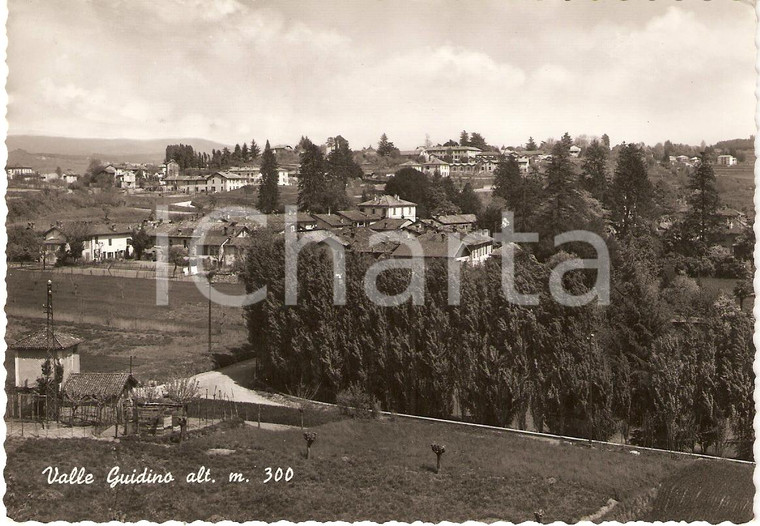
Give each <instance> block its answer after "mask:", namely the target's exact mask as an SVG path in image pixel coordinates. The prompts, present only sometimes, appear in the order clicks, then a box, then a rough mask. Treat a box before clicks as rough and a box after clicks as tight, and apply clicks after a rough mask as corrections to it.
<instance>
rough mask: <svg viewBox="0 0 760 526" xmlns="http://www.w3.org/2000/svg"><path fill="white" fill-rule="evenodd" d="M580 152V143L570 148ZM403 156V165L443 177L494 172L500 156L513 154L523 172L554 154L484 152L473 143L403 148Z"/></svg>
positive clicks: (507, 150)
mask: <svg viewBox="0 0 760 526" xmlns="http://www.w3.org/2000/svg"><path fill="white" fill-rule="evenodd" d="M580 153H581V148H579V147H578V146H575V145H573V146H572V147H571V148H570V155H571V156H572V157H578V156H579V155H580ZM401 155H402V156H403V157H406V158H407V159H408V161H406V162H405V163H404V164H402V165H401V166H400V168H413V169H415V170H418V171H420V172H423V173H426V174H428V175H433V174H439V175H441V176H442V177H451V176H471V175H481V176H486V175H492V174H493V172H494V170H496V167H497V166H498V164H499V158H500V157H501V156H510V155H512V156H514V157H515V158H516V159H517V162H518V164H519V166H520V170H522V171H523V172H527V171H528V170H529V169H530V167H531V166H538V165H540V164H541V163H543V162H544V161H547V160H549V159H551V155H549V154H545V153H543V152H542V151H539V150H519V151H518V150H514V149H511V148H502V149H501V150H499V151H484V150H481V149H480V148H476V147H474V146H434V147H430V148H422V147H420V148H417V149H416V150H407V151H402V152H401Z"/></svg>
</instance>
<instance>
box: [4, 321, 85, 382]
mask: <svg viewBox="0 0 760 526" xmlns="http://www.w3.org/2000/svg"><path fill="white" fill-rule="evenodd" d="M80 343H82V340H80V339H79V338H76V337H74V336H72V335H70V334H66V333H64V332H60V331H53V329H52V327H51V328H50V329H48V328H44V329H40V330H38V331H35V332H32V333H28V334H26V335H24V336H22V337H21V338H19V339H18V340H16V341H15V342H14V343H12V344H10V345H9V346H8V350H9V351H10V353H11V354H12V357H13V361H14V365H15V378H16V381H15V387H16V388H17V389H33V388H35V387H36V386H37V378H40V377H41V376H42V365H43V364H44V363H45V361H46V360H47V359H48V358H52V359H53V360H60V363H61V365H62V366H63V381H64V382H65V381H66V380H67V379H68V378H69V377H70V376H71V375H72V374H76V373H78V372H79V350H78V348H79V344H80Z"/></svg>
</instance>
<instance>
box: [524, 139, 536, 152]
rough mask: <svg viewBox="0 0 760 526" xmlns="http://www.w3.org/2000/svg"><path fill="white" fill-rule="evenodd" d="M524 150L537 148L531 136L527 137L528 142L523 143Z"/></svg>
mask: <svg viewBox="0 0 760 526" xmlns="http://www.w3.org/2000/svg"><path fill="white" fill-rule="evenodd" d="M525 149H526V150H538V146H537V145H536V141H534V140H533V137H530V138H529V139H528V142H527V143H526V144H525Z"/></svg>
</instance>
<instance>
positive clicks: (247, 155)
mask: <svg viewBox="0 0 760 526" xmlns="http://www.w3.org/2000/svg"><path fill="white" fill-rule="evenodd" d="M240 158H241V159H242V161H243V162H244V163H247V162H248V161H249V160H250V152H249V151H248V145H247V144H246V143H243V147H242V148H241V149H240Z"/></svg>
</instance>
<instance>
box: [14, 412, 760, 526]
mask: <svg viewBox="0 0 760 526" xmlns="http://www.w3.org/2000/svg"><path fill="white" fill-rule="evenodd" d="M314 430H315V431H316V432H317V433H318V437H317V441H316V442H315V444H314V445H313V446H312V454H311V458H310V459H309V460H307V459H306V458H305V454H304V449H305V446H304V440H303V437H302V436H301V432H300V429H298V428H296V429H293V430H286V431H266V430H259V429H256V428H255V427H252V426H247V425H246V426H243V427H239V428H228V429H219V430H217V431H215V432H210V433H208V434H206V435H205V436H200V437H197V438H191V439H189V440H187V441H185V442H184V443H183V444H180V445H177V444H166V443H164V444H161V443H158V444H156V443H140V442H133V441H129V440H122V441H121V442H120V443H114V442H102V441H94V440H87V439H66V440H63V439H61V440H58V441H56V442H52V441H49V440H45V439H38V440H26V441H24V440H23V439H11V440H9V441H7V442H6V451H7V459H8V460H7V466H6V470H5V477H6V482H7V488H8V489H7V493H6V495H5V504H6V506H7V510H8V516H9V517H11V518H12V519H14V520H16V521H26V520H37V521H42V522H47V521H51V520H55V519H65V520H68V521H81V520H94V521H108V520H114V519H115V520H121V521H129V522H134V521H138V520H143V519H147V520H151V521H155V522H162V521H166V520H169V519H174V520H180V521H192V520H197V519H200V520H207V521H211V522H216V521H219V520H223V519H228V520H233V521H241V522H242V521H244V520H262V521H277V520H290V521H294V522H296V521H305V520H309V519H313V520H318V521H327V520H343V521H360V520H373V521H376V522H384V521H389V520H401V521H406V522H413V521H416V520H423V521H427V522H439V521H442V520H449V521H455V522H461V521H465V520H468V519H474V520H481V521H492V520H496V519H502V520H507V521H511V522H515V523H517V522H522V521H526V520H533V518H534V512H535V511H536V510H539V509H541V510H543V512H544V522H552V521H557V520H561V521H566V522H568V523H570V522H575V521H577V520H578V519H579V518H581V517H584V516H587V515H590V514H592V513H594V512H595V511H597V510H598V509H599V508H601V507H602V506H604V505H605V504H606V503H607V501H608V499H610V498H613V499H616V500H619V501H621V504H623V503H625V502H627V500H628V499H633V498H634V497H635V496H637V495H640V494H641V493H643V492H646V491H648V490H650V489H651V488H654V487H656V486H658V484H660V483H661V482H662V481H667V486H666V487H667V488H671V487H672V488H675V489H674V490H672V491H674V492H677V491H679V488H682V486H680V485H679V484H680V482H679V481H680V480H684V481H685V483H686V484H694V483H697V481H698V480H702V484H701V485H700V486H699V487H700V488H702V489H703V495H704V494H705V493H708V494H710V495H715V497H711V498H718V497H717V496H718V495H719V494H720V492H722V493H723V494H725V495H726V497H727V500H728V502H725V501H726V499H724V505H721V507H720V508H717V509H716V510H713V511H709V513H710V517H714V518H716V519H720V520H734V521H737V522H743V521H747V520H749V519H751V518H752V514H751V496H752V492H753V486H752V481H751V473H752V469H751V467H746V468H745V467H744V466H738V465H734V464H721V463H719V462H717V461H695V460H690V459H687V458H683V457H675V456H672V455H668V454H660V453H652V452H642V454H641V455H639V456H635V455H632V454H630V453H629V452H628V451H626V450H623V449H609V450H608V449H604V448H602V447H594V448H591V447H588V446H586V445H573V444H569V443H564V442H559V441H550V440H537V439H533V438H526V437H521V436H517V435H511V434H505V433H499V432H495V431H487V430H474V429H465V428H461V427H455V426H452V425H447V424H438V423H427V422H412V421H404V420H399V419H397V420H390V419H386V420H382V421H368V422H367V421H355V420H342V421H338V422H332V423H328V424H325V425H322V426H319V427H317V428H315V429H314ZM433 442H437V443H441V444H444V445H445V446H446V452H445V453H444V455H443V461H442V469H441V472H440V473H438V474H436V473H435V455H434V454H433V452H432V451H431V449H430V444H431V443H433ZM210 449H230V450H233V452H232V453H231V454H229V455H226V456H225V455H211V454H209V453H208V451H209V450H210ZM695 465H698V466H699V467H700V468H701V469H703V471H702V472H701V473H700V476H701V477H703V478H702V479H699V478H697V477H696V476H695V474H694V473H692V472H691V471H688V470H689V469H693V466H695ZM46 466H58V467H59V468H60V469H62V470H68V471H70V470H71V469H72V468H73V467H75V466H83V467H85V468H86V469H87V470H88V471H89V472H91V473H93V474H94V476H95V482H94V483H93V484H92V485H83V486H72V485H58V484H54V485H48V484H47V483H46V479H45V477H44V476H43V475H42V470H43V469H44V468H45V467H46ZM113 466H119V467H120V469H121V470H122V472H124V471H126V472H128V473H129V472H131V471H132V469H136V470H137V471H138V472H141V471H142V470H143V468H148V469H152V470H153V472H155V473H165V472H171V473H172V475H173V477H174V478H175V481H174V482H172V483H170V484H152V485H130V486H118V487H116V488H115V489H110V488H109V487H108V485H107V483H106V474H107V472H108V471H109V470H110V469H111V468H112V467H113ZM200 466H205V467H207V468H209V469H210V470H211V478H212V479H213V480H215V482H214V483H210V482H209V483H205V484H193V483H188V482H186V475H187V474H188V473H191V472H195V471H197V470H198V468H199V467H200ZM267 467H271V468H273V469H274V470H276V468H277V467H281V468H282V469H283V470H286V469H287V468H288V467H290V468H292V470H293V477H292V480H290V481H289V482H287V483H286V482H284V481H281V482H274V481H271V482H269V483H266V484H265V483H264V482H263V481H264V480H265V469H266V468H267ZM231 472H239V473H242V474H243V476H244V478H245V479H247V480H248V482H229V481H228V480H229V479H228V475H229V473H231ZM713 473H720V474H721V475H720V476H719V477H717V478H713V476H712V474H713ZM681 474H685V475H683V476H681V477H680V478H679V476H680V475H681ZM708 480H709V482H707V481H708ZM684 488H688V491H686V490H684V491H681V494H686V495H687V496H688V498H689V499H691V502H693V503H695V504H697V506H696V507H695V510H697V511H695V512H691V511H690V509H689V510H686V509H685V508H682V507H678V506H673V505H672V504H669V502H670V501H659V500H656V501H655V502H654V503H653V504H654V506H662V508H660V507H656V509H655V511H653V513H657V515H656V516H657V517H658V518H660V519H663V520H664V519H675V520H679V519H681V518H684V517H685V516H687V515H688V516H689V517H692V516H696V517H703V515H699V513H700V511H699V510H705V507H706V505H707V503H708V502H709V503H712V502H713V501H712V500H704V501H703V502H702V504H701V505H699V504H700V503H699V502H697V500H696V499H697V497H698V495H695V494H694V493H693V490H694V489H695V488H694V487H693V486H692V485H687V486H684ZM668 491H670V490H668ZM671 500H672V499H671ZM649 507H650V508H651V505H650V506H649ZM645 512H649V509H646V510H642V513H645ZM705 513H707V511H705Z"/></svg>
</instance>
